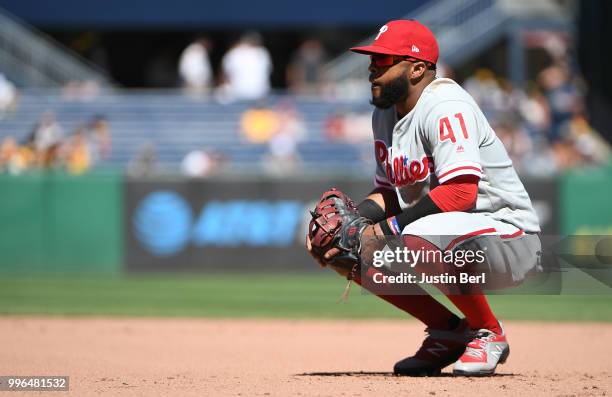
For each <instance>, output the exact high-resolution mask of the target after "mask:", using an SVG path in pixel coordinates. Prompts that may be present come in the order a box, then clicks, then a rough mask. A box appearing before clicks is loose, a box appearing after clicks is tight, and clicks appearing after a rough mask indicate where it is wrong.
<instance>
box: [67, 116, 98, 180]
mask: <svg viewBox="0 0 612 397" xmlns="http://www.w3.org/2000/svg"><path fill="white" fill-rule="evenodd" d="M59 157H60V159H61V162H62V163H63V165H64V166H65V168H66V171H68V172H69V173H71V174H82V173H84V172H86V171H87V170H89V168H90V167H91V166H92V164H93V160H92V158H93V155H92V148H91V145H90V144H89V141H88V139H87V127H86V126H80V127H79V128H78V129H77V130H76V132H75V133H74V134H73V135H72V136H70V137H68V139H66V140H65V141H64V143H63V145H62V147H61V149H60V154H59Z"/></svg>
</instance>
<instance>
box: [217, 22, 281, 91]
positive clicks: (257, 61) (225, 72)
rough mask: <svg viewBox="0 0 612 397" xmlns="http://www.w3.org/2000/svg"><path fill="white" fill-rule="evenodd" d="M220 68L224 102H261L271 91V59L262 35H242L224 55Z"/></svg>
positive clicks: (252, 33) (253, 33)
mask: <svg viewBox="0 0 612 397" xmlns="http://www.w3.org/2000/svg"><path fill="white" fill-rule="evenodd" d="M221 67H222V81H223V83H222V85H221V87H220V90H219V99H220V100H221V101H233V100H258V99H261V98H264V97H265V96H266V95H268V93H269V92H270V74H271V72H272V58H271V57H270V53H269V52H268V50H267V49H266V48H265V47H264V46H263V45H262V39H261V36H260V35H259V33H257V32H250V33H247V34H245V35H244V36H242V38H241V39H240V40H239V41H238V42H237V43H236V44H235V45H234V47H232V48H231V49H230V50H229V51H228V52H227V53H226V54H225V55H224V56H223V60H222V62H221Z"/></svg>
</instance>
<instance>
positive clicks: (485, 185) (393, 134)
mask: <svg viewBox="0 0 612 397" xmlns="http://www.w3.org/2000/svg"><path fill="white" fill-rule="evenodd" d="M372 128H373V130H374V139H375V150H376V163H377V167H376V176H375V181H374V182H375V185H376V187H383V188H388V189H395V190H396V192H397V194H398V198H399V199H400V204H401V205H402V207H403V208H405V207H407V206H411V205H413V204H414V203H416V201H418V200H419V199H420V198H421V197H423V196H424V195H425V194H427V193H428V192H429V190H430V189H432V188H434V187H435V186H437V185H438V184H441V183H444V182H446V181H448V180H450V179H452V178H454V177H457V176H459V175H477V176H479V177H480V182H479V183H478V199H477V201H476V206H475V208H474V209H473V210H472V212H476V213H481V214H483V215H486V216H490V217H492V218H493V219H496V220H499V221H502V222H506V223H510V224H512V225H514V226H516V227H518V228H519V229H522V230H523V231H525V232H531V233H536V232H539V231H540V225H539V221H538V218H537V215H536V213H535V211H534V210H533V207H532V206H531V200H530V199H529V195H528V194H527V192H526V191H525V188H524V186H523V184H522V183H521V181H520V180H519V178H518V176H517V174H516V172H515V170H514V168H513V167H512V161H511V160H510V157H509V156H508V154H507V152H506V149H505V148H504V146H503V144H502V143H501V141H500V140H499V139H498V138H497V136H496V135H495V132H494V131H493V129H492V128H491V126H490V125H489V123H488V121H487V119H486V118H485V116H484V115H483V113H482V111H481V110H480V108H479V107H478V105H477V104H476V102H475V101H474V99H473V98H472V97H471V96H470V95H469V94H468V93H467V92H466V91H465V90H464V89H463V88H461V87H460V86H459V85H458V84H457V83H455V82H454V81H453V80H451V79H445V78H438V79H435V80H434V81H433V82H432V83H431V84H429V85H428V86H427V87H426V88H425V90H423V92H422V94H421V97H420V98H419V100H418V102H417V104H416V106H415V107H414V109H412V110H411V111H410V113H408V114H407V115H406V116H404V117H403V118H402V119H401V120H398V117H397V113H396V111H395V107H390V108H389V109H375V110H374V114H373V117H372Z"/></svg>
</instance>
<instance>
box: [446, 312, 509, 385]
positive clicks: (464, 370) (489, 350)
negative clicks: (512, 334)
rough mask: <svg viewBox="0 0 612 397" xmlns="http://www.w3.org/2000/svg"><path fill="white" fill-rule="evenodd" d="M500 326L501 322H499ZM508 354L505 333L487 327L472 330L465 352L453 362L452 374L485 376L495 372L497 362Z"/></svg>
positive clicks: (501, 361)
mask: <svg viewBox="0 0 612 397" xmlns="http://www.w3.org/2000/svg"><path fill="white" fill-rule="evenodd" d="M500 327H501V323H500ZM509 355H510V346H509V345H508V340H507V339H506V333H505V332H504V330H503V328H502V333H501V334H496V333H495V332H493V331H490V330H488V329H479V330H478V331H473V336H472V340H471V341H470V342H469V343H468V345H467V347H466V349H465V352H464V353H463V355H461V357H459V360H457V362H456V363H455V367H454V369H453V374H454V375H463V376H486V375H492V374H493V373H494V372H495V368H496V367H497V364H503V363H505V362H506V359H508V356H509Z"/></svg>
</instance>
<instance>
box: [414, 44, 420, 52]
mask: <svg viewBox="0 0 612 397" xmlns="http://www.w3.org/2000/svg"><path fill="white" fill-rule="evenodd" d="M420 51H421V50H419V47H417V46H415V45H414V44H413V45H412V52H420Z"/></svg>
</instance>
